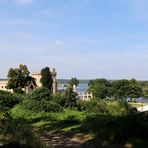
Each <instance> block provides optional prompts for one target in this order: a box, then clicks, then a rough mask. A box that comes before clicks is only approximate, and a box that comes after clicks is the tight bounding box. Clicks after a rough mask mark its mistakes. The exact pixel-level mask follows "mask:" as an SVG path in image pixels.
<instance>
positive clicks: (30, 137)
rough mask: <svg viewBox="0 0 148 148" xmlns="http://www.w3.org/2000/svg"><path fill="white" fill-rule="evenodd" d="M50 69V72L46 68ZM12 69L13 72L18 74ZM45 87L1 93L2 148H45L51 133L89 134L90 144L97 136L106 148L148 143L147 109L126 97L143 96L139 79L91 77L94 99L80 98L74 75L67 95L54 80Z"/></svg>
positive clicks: (0, 137)
mask: <svg viewBox="0 0 148 148" xmlns="http://www.w3.org/2000/svg"><path fill="white" fill-rule="evenodd" d="M46 70H47V71H48V72H49V69H48V68H47V69H46ZM10 71H11V72H10V73H11V74H10V75H13V72H14V73H15V72H16V71H15V70H10ZM17 71H19V70H17ZM46 74H47V73H46ZM46 74H45V75H46ZM23 75H24V73H23ZM27 76H28V73H27ZM45 79H46V78H45ZM46 82H47V81H46ZM25 84H29V82H28V83H25ZM46 84H47V83H46ZM47 85H48V86H49V87H50V89H49V87H48V86H46V87H41V88H38V89H36V90H32V91H30V92H28V93H27V94H23V95H20V94H12V93H10V92H5V91H0V111H1V113H0V140H1V143H2V144H3V147H9V146H10V147H11V146H13V147H27V148H28V147H35V148H36V147H43V145H44V141H41V140H40V137H42V136H44V134H45V133H48V132H50V131H54V132H58V133H62V134H65V135H68V136H75V135H87V134H89V135H90V136H91V137H92V139H93V140H94V141H92V142H96V141H97V140H98V139H99V141H100V143H99V145H97V146H102V145H104V141H105V142H106V143H107V146H108V145H110V144H112V143H115V145H116V144H117V145H118V144H119V145H120V147H123V145H124V144H125V143H131V144H132V146H133V147H136V146H137V147H139V146H140V147H145V145H147V144H148V143H147V139H148V135H147V133H148V113H147V112H144V113H139V112H137V109H136V108H135V107H136V105H135V106H134V107H132V106H131V105H130V104H129V103H128V102H127V101H126V98H127V97H130V98H131V99H132V98H136V97H139V96H140V95H141V88H140V87H139V85H138V83H137V81H136V80H134V79H132V80H130V81H128V80H119V81H116V82H112V83H111V82H109V81H107V80H106V79H97V80H94V81H91V82H90V84H89V86H90V87H89V91H90V92H93V94H94V96H95V97H94V99H92V100H90V101H83V100H79V98H78V95H77V93H76V92H75V87H74V85H75V86H77V85H78V80H77V79H76V78H73V79H71V81H70V83H69V86H68V87H67V89H66V90H65V92H63V93H57V94H52V92H51V86H52V81H51V84H50V85H49V84H47ZM22 86H23V85H22ZM22 86H21V87H22ZM25 86H26V85H25ZM44 86H45V85H44ZM17 89H18V90H19V89H20V88H18V87H17ZM110 98H113V99H110ZM131 104H132V103H131ZM49 140H50V139H49ZM42 143H43V144H42ZM85 144H87V143H84V147H85ZM44 147H46V145H44Z"/></svg>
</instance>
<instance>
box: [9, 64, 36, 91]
mask: <svg viewBox="0 0 148 148" xmlns="http://www.w3.org/2000/svg"><path fill="white" fill-rule="evenodd" d="M29 74H30V72H29V70H28V68H27V66H26V65H22V64H20V65H19V68H10V69H9V71H8V75H7V77H8V79H9V80H8V84H7V88H8V89H13V91H14V92H17V93H22V92H23V90H22V89H23V88H25V87H26V86H28V84H29V83H28V82H29V81H30V79H32V80H33V78H32V77H30V76H29ZM34 82H35V80H34Z"/></svg>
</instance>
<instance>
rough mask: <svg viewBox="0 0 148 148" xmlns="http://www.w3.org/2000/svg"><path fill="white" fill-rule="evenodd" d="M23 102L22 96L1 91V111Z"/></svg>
mask: <svg viewBox="0 0 148 148" xmlns="http://www.w3.org/2000/svg"><path fill="white" fill-rule="evenodd" d="M20 101H21V98H20V96H17V95H15V94H12V93H11V92H7V91H0V111H6V110H9V109H10V108H12V107H13V106H15V105H16V104H18V103H19V102H20Z"/></svg>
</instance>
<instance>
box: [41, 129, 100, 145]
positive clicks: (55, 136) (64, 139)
mask: <svg viewBox="0 0 148 148" xmlns="http://www.w3.org/2000/svg"><path fill="white" fill-rule="evenodd" d="M41 140H42V141H43V142H44V143H45V145H46V147H49V148H98V144H97V145H96V143H92V142H91V143H87V142H88V141H91V140H92V137H91V136H90V135H83V136H75V137H73V136H69V135H64V134H62V133H55V132H45V133H44V134H43V135H42V136H41Z"/></svg>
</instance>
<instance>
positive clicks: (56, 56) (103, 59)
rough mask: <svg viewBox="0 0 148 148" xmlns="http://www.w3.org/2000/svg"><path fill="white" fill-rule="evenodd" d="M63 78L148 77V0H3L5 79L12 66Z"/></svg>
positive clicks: (0, 66)
mask: <svg viewBox="0 0 148 148" xmlns="http://www.w3.org/2000/svg"><path fill="white" fill-rule="evenodd" d="M19 64H26V65H27V66H28V68H29V70H30V72H34V71H40V70H41V69H42V68H43V67H45V66H49V67H55V68H56V69H57V72H58V78H71V77H77V78H84V79H92V78H102V77H104V78H107V79H123V78H126V79H131V78H136V79H139V80H148V1H147V0H0V78H5V77H6V76H7V72H8V70H9V68H10V67H17V66H18V65H19Z"/></svg>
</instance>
